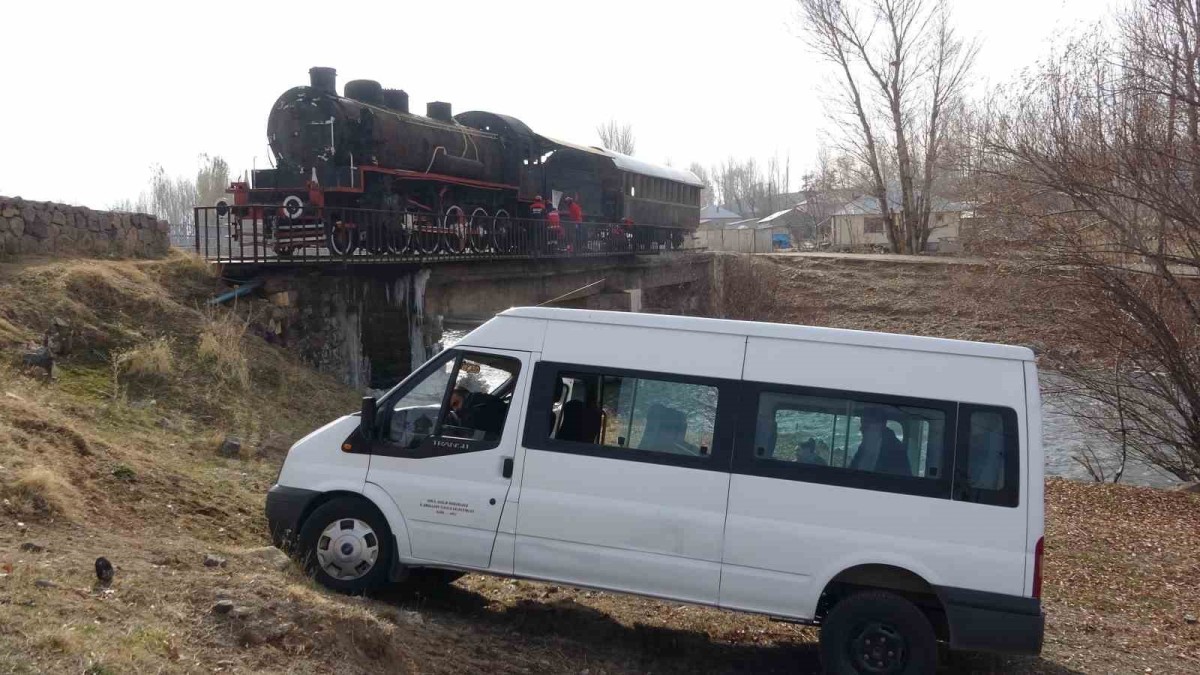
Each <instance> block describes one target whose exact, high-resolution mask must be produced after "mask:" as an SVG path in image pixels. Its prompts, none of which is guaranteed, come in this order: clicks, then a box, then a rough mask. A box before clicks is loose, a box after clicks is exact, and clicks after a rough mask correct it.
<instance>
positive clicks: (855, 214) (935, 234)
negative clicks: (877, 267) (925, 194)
mask: <svg viewBox="0 0 1200 675" xmlns="http://www.w3.org/2000/svg"><path fill="white" fill-rule="evenodd" d="M888 201H889V203H890V206H891V208H892V213H893V217H899V215H898V213H897V212H898V211H899V210H900V196H899V194H889V195H888ZM965 210H966V209H965V208H964V206H963V205H962V204H958V203H955V202H951V201H948V200H945V199H942V198H940V197H934V198H933V208H932V209H931V211H930V214H929V226H930V232H929V240H928V241H927V243H926V244H925V250H926V251H930V252H943V253H957V252H958V251H960V250H962V249H961V245H960V243H959V223H960V220H961V219H962V214H963V212H964V211H965ZM829 243H830V247H831V248H833V249H841V250H846V249H853V248H860V247H885V248H886V247H888V238H887V229H886V228H885V227H884V220H883V214H882V210H881V209H880V208H879V200H878V199H876V198H875V197H872V196H870V195H863V196H861V197H857V198H855V199H852V200H851V201H849V202H847V203H846V204H845V205H843V206H842V207H841V208H839V209H837V210H835V211H834V213H833V214H832V216H831V217H830V240H829Z"/></svg>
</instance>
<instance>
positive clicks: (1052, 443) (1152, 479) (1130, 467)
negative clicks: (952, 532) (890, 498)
mask: <svg viewBox="0 0 1200 675" xmlns="http://www.w3.org/2000/svg"><path fill="white" fill-rule="evenodd" d="M470 331H471V329H470V328H468V327H458V326H456V327H454V328H447V329H445V330H443V331H442V348H446V347H449V346H451V345H453V344H454V343H455V342H457V341H458V340H460V339H462V337H463V336H464V335H466V334H467V333H469V332H470ZM1041 377H1042V387H1043V392H1042V398H1043V400H1042V448H1043V449H1044V450H1045V453H1046V475H1049V476H1062V477H1064V478H1070V479H1073V480H1082V481H1090V480H1092V477H1091V476H1090V475H1089V474H1088V472H1087V470H1086V469H1084V468H1083V465H1081V464H1080V463H1079V462H1077V461H1075V459H1073V457H1074V456H1075V455H1078V454H1079V453H1080V452H1082V451H1083V450H1084V447H1085V444H1088V443H1090V444H1091V446H1092V448H1093V450H1095V451H1096V454H1097V455H1099V457H1100V459H1101V462H1102V463H1105V464H1106V468H1107V469H1111V468H1112V467H1114V466H1115V464H1116V457H1117V451H1118V450H1119V446H1117V445H1116V444H1115V443H1113V442H1111V441H1109V440H1108V439H1106V438H1103V437H1100V436H1099V435H1098V434H1097V433H1096V432H1095V431H1092V430H1090V429H1086V428H1084V426H1083V425H1082V424H1080V422H1079V421H1078V420H1076V419H1075V418H1073V417H1072V416H1071V415H1069V414H1068V413H1067V408H1068V404H1069V403H1070V401H1069V400H1067V399H1065V398H1063V396H1062V395H1060V394H1055V393H1051V392H1047V391H1045V389H1046V384H1047V382H1050V383H1053V382H1055V377H1056V376H1055V375H1054V374H1053V373H1046V372H1043V373H1042V374H1041ZM1110 473H1111V471H1110ZM1121 482H1122V483H1125V484H1128V485H1149V486H1153V487H1170V486H1172V485H1176V484H1178V483H1179V479H1177V478H1175V477H1174V476H1172V475H1170V474H1168V473H1166V472H1164V471H1162V470H1161V469H1157V468H1155V467H1153V466H1149V465H1146V464H1142V463H1140V462H1137V461H1136V460H1134V459H1133V458H1130V460H1129V461H1128V462H1126V465H1125V473H1124V476H1122V478H1121Z"/></svg>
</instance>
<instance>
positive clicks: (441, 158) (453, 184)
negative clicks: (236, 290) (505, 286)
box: [218, 67, 702, 255]
mask: <svg viewBox="0 0 1200 675" xmlns="http://www.w3.org/2000/svg"><path fill="white" fill-rule="evenodd" d="M309 77H310V83H309V85H308V86H299V87H294V88H292V89H289V90H288V91H286V92H284V93H283V95H282V96H280V97H279V99H278V100H277V101H276V102H275V105H274V106H273V107H272V109H271V113H270V116H269V117H268V119H267V138H268V141H269V143H270V148H271V152H272V155H273V157H274V168H271V169H260V170H255V171H252V172H251V174H250V180H249V181H248V182H245V181H239V182H235V183H233V184H232V186H231V188H230V191H231V192H232V194H233V211H234V212H235V213H238V212H239V211H238V209H239V207H241V210H240V213H242V214H248V213H250V211H248V209H253V213H250V217H251V218H253V219H255V221H256V223H261V224H262V227H263V230H264V231H265V234H266V235H267V238H268V239H269V240H270V241H271V242H272V246H273V247H274V250H275V252H276V253H277V254H279V255H288V254H291V253H292V252H293V251H294V250H295V249H298V248H302V247H306V246H327V247H328V248H329V249H330V250H332V251H333V252H335V253H337V254H340V255H348V254H351V253H353V252H354V251H355V249H356V248H359V247H362V248H363V249H366V250H368V251H371V252H375V253H378V252H397V253H398V252H405V251H422V252H433V251H434V250H436V249H438V248H439V247H442V248H449V249H450V250H451V251H452V252H457V251H461V250H465V249H467V248H470V247H474V248H476V249H481V248H483V247H492V248H503V247H505V246H507V245H509V244H507V243H506V242H509V241H511V238H510V236H511V232H510V229H511V228H510V226H509V223H510V222H511V223H516V222H519V219H522V218H526V217H528V215H529V206H530V204H531V203H533V201H534V199H535V197H537V196H540V195H545V197H546V198H547V199H555V198H557V197H558V196H564V197H565V196H570V197H573V198H574V199H576V200H577V201H578V202H579V204H580V205H581V206H582V207H583V209H584V212H585V220H588V221H593V222H600V223H622V222H623V223H626V224H628V223H635V224H637V225H648V226H657V228H656V229H661V228H670V229H669V230H664V231H668V232H670V233H671V234H669V235H668V237H669V241H668V242H667V243H673V244H678V243H679V241H680V240H682V234H683V233H684V232H686V231H688V230H694V229H695V228H696V227H697V226H698V225H699V215H700V190H701V187H702V183H701V182H700V181H699V180H698V179H697V178H696V176H695V175H694V174H692V173H691V172H690V171H683V170H679V169H675V168H671V167H665V166H658V165H654V164H651V163H648V162H644V161H642V160H639V159H635V158H633V157H629V156H627V155H623V154H620V153H616V152H612V151H610V150H606V149H602V148H595V147H585V146H581V145H576V144H573V143H568V142H565V141H559V140H555V139H552V138H549V137H546V136H543V135H540V134H537V133H535V132H534V131H533V130H531V129H530V128H529V127H528V126H526V125H525V124H524V123H522V122H521V121H520V120H518V119H516V118H514V117H510V116H508V115H501V114H497V113H491V112H484V111H470V112H464V113H459V114H458V115H452V112H451V106H450V104H449V103H444V102H431V103H429V104H428V106H427V108H426V114H425V115H424V116H421V115H417V114H414V113H412V112H410V111H409V105H408V94H407V93H406V92H404V91H403V90H399V89H384V88H383V87H382V86H381V85H380V84H379V83H378V82H376V81H374V80H353V81H350V82H347V83H346V85H345V89H344V91H343V95H341V96H339V95H338V94H337V89H336V77H337V74H336V71H335V70H334V69H333V68H323V67H316V68H312V69H310V70H309ZM223 209H224V211H223V212H222V211H221V210H220V209H218V213H224V214H228V213H229V212H230V208H229V206H228V205H223ZM349 210H355V213H358V215H356V216H353V217H351V216H345V215H338V214H346V213H349V212H350V211H349ZM360 210H361V211H360ZM363 214H371V216H370V217H373V218H375V221H376V222H375V224H374V225H373V226H366V225H364V224H363V222H361V221H364V220H365V219H367V218H368V216H366V215H363ZM450 229H453V230H454V231H455V232H457V233H458V234H459V235H460V236H446V231H448V230H450ZM502 238H505V239H503V241H502Z"/></svg>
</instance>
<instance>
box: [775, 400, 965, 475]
mask: <svg viewBox="0 0 1200 675" xmlns="http://www.w3.org/2000/svg"><path fill="white" fill-rule="evenodd" d="M946 421H947V420H946V413H945V411H943V410H938V409H934V408H924V407H919V406H910V405H897V404H889V403H883V402H876V401H857V400H853V399H850V398H838V397H829V396H806V395H800V394H789V393H776V392H762V393H760V394H759V402H758V416H757V421H756V426H755V437H754V457H755V459H756V460H759V461H764V462H789V463H796V464H804V465H809V466H815V467H830V468H836V469H851V470H855V471H863V472H871V473H878V474H887V475H893V476H900V477H906V478H922V479H934V480H938V479H941V478H942V477H943V476H944V475H945V471H944V468H943V467H944V466H945V463H944V462H943V458H944V457H945V455H946V453H945V433H944V431H945V427H946Z"/></svg>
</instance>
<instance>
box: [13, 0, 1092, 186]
mask: <svg viewBox="0 0 1200 675" xmlns="http://www.w3.org/2000/svg"><path fill="white" fill-rule="evenodd" d="M1110 4H1111V3H1110V2H1109V0H1005V1H1003V2H990V1H989V2H985V1H980V0H955V1H954V2H953V5H954V11H955V17H956V23H957V24H958V25H959V27H960V30H962V31H963V32H964V33H965V34H968V35H974V36H978V37H979V39H980V40H981V42H982V51H981V53H980V58H979V62H978V68H977V72H976V75H977V79H978V81H979V82H981V83H995V82H1002V81H1004V80H1006V79H1008V78H1010V77H1012V76H1013V75H1015V74H1016V73H1017V72H1018V71H1019V70H1020V68H1022V67H1025V66H1027V65H1030V64H1031V63H1032V62H1033V61H1034V60H1035V59H1037V58H1038V57H1039V56H1043V55H1044V54H1045V53H1046V50H1047V48H1048V46H1049V44H1050V42H1049V41H1050V40H1052V39H1054V38H1055V37H1056V36H1061V35H1062V34H1063V33H1064V32H1065V31H1068V30H1072V29H1073V28H1074V27H1076V26H1078V25H1079V24H1080V23H1081V22H1087V21H1093V20H1095V19H1096V18H1098V17H1099V16H1101V15H1102V14H1103V13H1104V12H1105V11H1106V8H1107V7H1108V6H1110ZM0 16H2V17H3V22H4V24H5V26H6V29H5V31H4V37H3V38H2V39H0V86H2V87H3V92H4V93H3V95H2V99H3V100H2V101H0V195H8V196H18V195H19V196H22V197H25V198H27V199H39V200H55V201H65V202H70V203H76V204H84V205H87V206H92V207H95V208H103V207H106V206H110V205H111V204H112V203H113V202H115V201H117V200H119V199H122V198H126V197H134V196H136V195H137V193H138V192H139V191H140V190H142V189H143V188H144V187H145V185H146V182H147V179H148V177H149V175H150V167H151V165H153V164H155V163H161V164H162V165H163V166H164V167H166V169H167V170H168V172H170V173H172V174H185V175H189V176H191V175H194V173H195V171H196V167H197V165H198V156H199V155H200V154H201V153H209V154H217V155H221V156H223V157H225V158H226V159H227V160H228V161H229V163H230V165H231V167H232V169H233V171H234V173H240V172H241V171H243V170H246V169H249V168H250V167H251V166H252V165H254V164H256V165H257V166H259V167H264V166H266V165H267V161H268V160H267V156H268V150H267V143H266V123H267V113H268V112H269V110H270V107H271V104H272V103H273V102H274V101H275V99H276V98H277V97H278V96H279V95H280V94H281V93H283V92H284V91H285V90H287V89H288V88H290V87H292V86H295V85H299V84H306V83H307V82H308V69H309V67H310V66H315V65H321V66H333V67H334V68H336V69H337V71H338V89H339V91H340V90H341V87H342V84H344V83H345V82H346V81H348V80H351V79H355V78H370V79H376V80H379V81H380V82H382V83H383V85H384V86H385V87H396V88H402V89H406V90H407V91H408V93H409V96H410V97H411V101H412V104H411V105H412V110H413V111H414V112H422V113H423V112H424V109H425V102H426V101H430V100H443V101H449V102H451V103H452V104H453V106H454V112H455V113H458V112H462V111H465V110H471V109H484V110H491V111H495V112H501V113H507V114H510V115H514V116H516V117H518V118H520V119H522V120H524V121H525V122H526V123H527V124H529V125H530V126H531V127H532V128H533V129H534V130H535V131H538V132H540V133H544V134H546V135H549V136H554V137H557V138H561V139H564V140H570V141H575V142H579V143H586V144H589V145H590V144H596V143H598V139H597V138H596V132H595V127H596V125H597V124H598V123H601V122H604V121H606V120H608V119H609V118H614V119H617V120H619V121H623V122H629V123H631V124H632V125H633V127H634V132H635V135H636V138H637V152H636V153H635V154H637V155H638V156H639V157H641V158H643V159H646V160H649V161H654V162H665V161H666V160H668V159H669V160H670V161H671V163H673V164H674V165H676V166H687V165H688V163H689V162H691V161H693V160H695V161H699V162H701V163H703V164H704V165H706V166H708V165H712V164H714V163H716V162H718V161H721V160H722V159H725V158H727V157H729V156H737V157H745V156H755V157H758V158H760V159H763V160H765V159H766V158H767V157H769V156H771V155H772V154H778V155H779V156H780V157H781V158H783V157H785V156H790V157H791V161H792V167H793V170H792V175H793V180H794V181H796V180H797V178H798V176H799V174H800V173H801V171H802V170H803V169H804V168H805V167H806V166H808V165H810V164H811V162H812V159H813V157H814V155H815V152H816V147H817V143H818V140H819V138H820V134H821V131H822V129H827V128H828V127H829V125H828V122H827V121H826V118H825V115H824V112H823V108H824V105H823V100H822V96H823V93H822V92H823V91H827V90H828V89H829V88H830V80H829V71H828V67H827V65H826V64H824V63H820V62H818V61H816V60H815V59H814V58H813V56H812V55H811V53H810V52H809V51H808V50H807V49H806V48H805V46H804V44H803V43H802V42H801V41H800V40H799V39H798V38H797V37H796V36H797V34H798V33H799V29H798V24H797V19H796V4H795V0H740V1H738V2H729V1H725V2H719V1H717V0H710V1H709V2H707V3H700V2H694V1H688V0H679V1H670V0H593V1H590V2H579V1H569V0H557V1H545V2H543V1H540V0H539V1H532V0H531V1H513V0H510V1H508V2H503V1H499V0H493V1H487V0H480V1H475V0H454V1H452V2H436V3H430V2H414V1H409V2H398V1H396V0H390V1H387V2H376V1H375V0H358V1H357V2H352V3H344V2H342V3H334V2H328V1H326V2H303V1H299V0H292V1H289V2H286V3H283V2H280V3H274V2H272V3H267V2H258V1H254V2H242V3H214V2H206V3H191V4H188V3H185V2H148V3H138V2H126V1H124V0H106V1H105V2H91V1H89V2H79V3H63V2H53V1H52V0H43V1H42V2H18V1H10V2H6V3H5V6H4V9H3V11H2V12H0ZM980 86H986V85H980Z"/></svg>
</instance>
